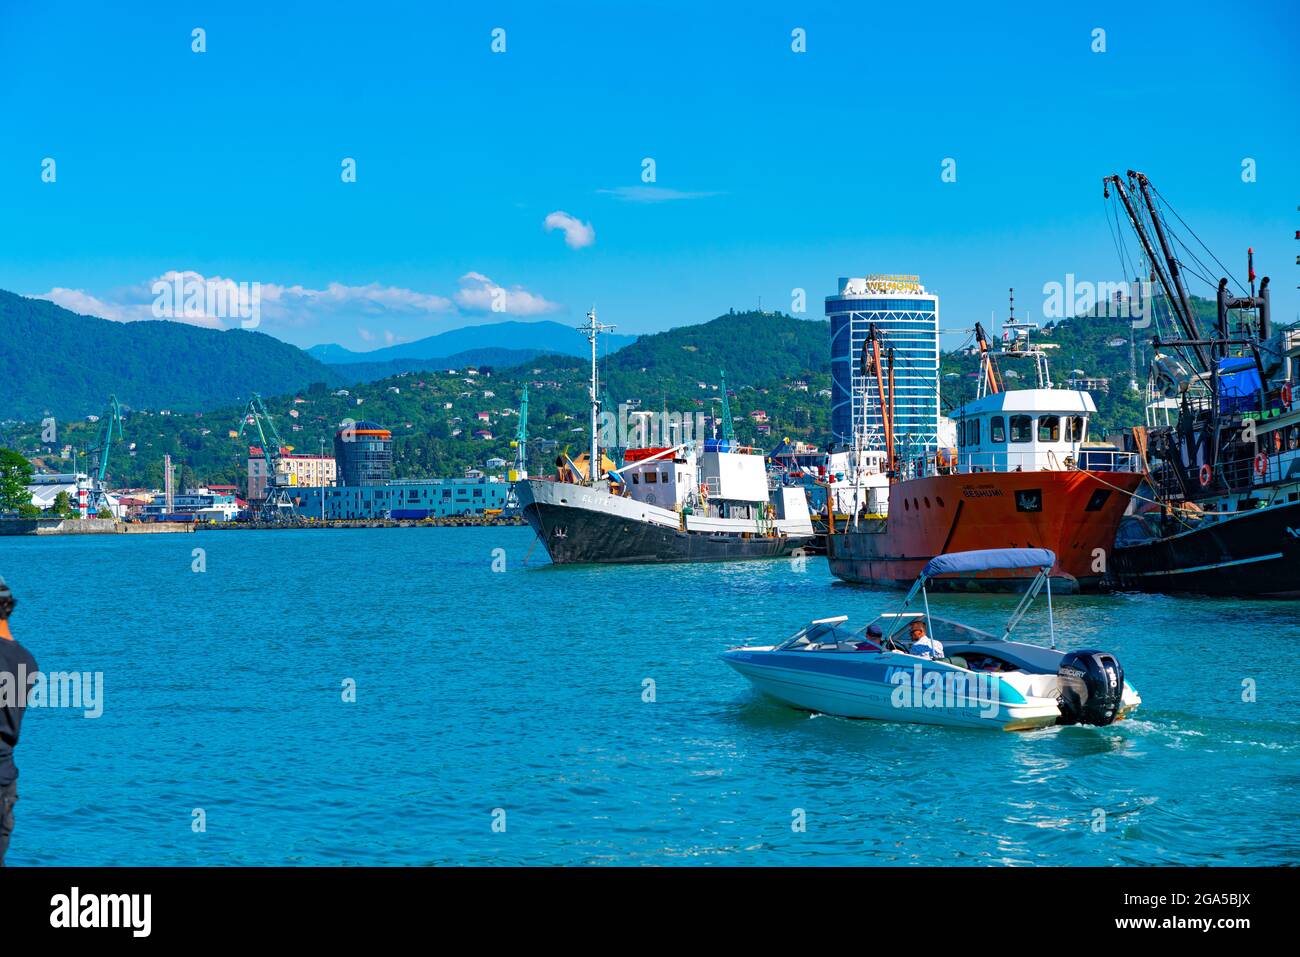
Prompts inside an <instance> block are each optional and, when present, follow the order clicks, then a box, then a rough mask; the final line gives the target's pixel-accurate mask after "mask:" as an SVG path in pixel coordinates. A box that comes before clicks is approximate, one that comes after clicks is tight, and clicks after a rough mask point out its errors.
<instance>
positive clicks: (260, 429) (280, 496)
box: [239, 392, 294, 522]
mask: <svg viewBox="0 0 1300 957" xmlns="http://www.w3.org/2000/svg"><path fill="white" fill-rule="evenodd" d="M250 425H252V426H253V427H254V428H256V429H257V437H258V441H259V442H260V443H261V449H262V460H263V461H264V462H265V463H266V498H265V499H263V501H262V507H261V509H260V510H259V511H258V515H257V517H258V518H259V519H261V520H262V521H266V522H279V521H285V520H287V519H290V518H293V517H294V511H293V499H292V498H290V496H289V486H288V485H287V484H281V480H282V479H283V478H284V476H282V475H281V474H280V470H279V465H280V457H281V455H282V454H283V453H282V452H281V449H282V447H283V443H282V442H281V441H280V433H278V432H277V431H276V430H275V423H274V422H272V421H271V414H270V413H269V412H267V411H266V406H265V405H264V404H263V403H262V396H261V394H259V393H257V392H254V393H253V397H252V398H251V399H249V400H248V408H247V409H246V410H245V412H244V418H243V421H241V422H240V423H239V437H240V438H243V437H244V430H245V429H247V428H248V427H249V426H250Z"/></svg>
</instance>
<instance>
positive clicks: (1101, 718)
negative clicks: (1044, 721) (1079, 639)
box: [1056, 651, 1124, 727]
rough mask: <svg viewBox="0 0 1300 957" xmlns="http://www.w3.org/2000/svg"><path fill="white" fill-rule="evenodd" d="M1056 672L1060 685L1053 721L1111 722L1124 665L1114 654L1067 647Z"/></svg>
mask: <svg viewBox="0 0 1300 957" xmlns="http://www.w3.org/2000/svg"><path fill="white" fill-rule="evenodd" d="M1056 674H1057V676H1058V678H1059V679H1060V680H1059V685H1060V689H1061V690H1060V695H1061V716H1060V718H1058V719H1057V721H1056V723H1057V724H1095V725H1097V726H1099V727H1104V726H1106V725H1108V724H1111V723H1113V722H1114V720H1115V718H1116V716H1117V715H1118V714H1119V704H1120V698H1121V697H1123V695H1124V669H1123V668H1122V667H1121V666H1120V663H1119V659H1118V658H1116V657H1115V656H1114V655H1112V654H1109V653H1108V652H1105V651H1071V652H1069V653H1068V654H1066V656H1065V657H1064V658H1062V659H1061V664H1060V666H1059V667H1058V668H1057V669H1056Z"/></svg>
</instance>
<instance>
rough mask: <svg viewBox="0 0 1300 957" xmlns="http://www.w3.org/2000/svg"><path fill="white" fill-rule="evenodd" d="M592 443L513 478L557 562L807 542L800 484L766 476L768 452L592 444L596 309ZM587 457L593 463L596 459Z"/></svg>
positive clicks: (594, 329)
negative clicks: (537, 472)
mask: <svg viewBox="0 0 1300 957" xmlns="http://www.w3.org/2000/svg"><path fill="white" fill-rule="evenodd" d="M587 319H588V324H587V325H586V326H584V327H583V329H582V331H583V332H585V333H587V336H588V338H589V339H590V340H591V343H592V353H591V355H592V362H591V390H590V397H591V444H590V449H589V451H587V452H584V453H583V454H581V455H579V456H577V457H576V458H570V457H569V456H568V455H561V456H560V458H559V460H558V461H557V462H556V467H557V475H556V477H555V478H553V479H528V478H526V479H521V480H520V481H518V482H516V483H515V486H514V489H515V495H516V497H517V500H518V503H519V509H520V512H521V513H522V514H523V516H524V519H525V520H526V521H527V522H528V524H529V525H530V526H532V528H533V531H535V532H536V533H537V537H538V538H539V539H540V540H541V542H542V544H543V545H544V546H545V548H546V551H547V553H548V554H549V555H550V556H551V561H553V562H555V563H556V564H579V563H593V562H599V563H604V562H610V563H631V562H699V561H731V560H736V559H749V558H779V557H782V556H786V555H790V554H792V553H793V552H794V551H795V550H796V549H803V548H807V547H809V546H811V545H812V544H814V542H815V539H814V532H813V526H812V520H811V518H810V516H809V514H808V500H807V496H806V495H805V493H804V490H803V488H802V487H798V486H795V487H789V486H785V485H782V484H781V483H780V482H778V481H775V480H772V479H769V477H768V474H767V466H766V456H765V455H764V454H763V452H762V450H759V449H751V448H747V447H744V446H742V445H741V444H740V443H738V442H736V441H734V440H732V439H729V438H716V437H715V438H708V439H701V438H696V439H693V440H690V441H682V442H677V443H675V444H673V445H670V446H662V447H651V448H632V449H627V450H626V451H625V452H624V453H623V456H622V459H623V461H622V463H621V464H618V463H615V462H614V461H613V460H611V459H610V458H609V457H608V456H606V455H605V454H604V453H603V452H602V451H601V449H600V444H599V438H598V437H599V434H600V433H599V412H600V403H599V400H598V399H597V396H598V395H599V391H598V387H597V386H598V384H597V373H596V344H595V343H596V337H597V336H598V335H599V333H600V332H601V331H603V330H604V329H606V328H609V327H606V326H602V325H601V324H600V323H598V322H597V321H596V314H595V311H594V310H593V311H592V312H591V313H589V314H588V316H587ZM593 463H597V464H596V465H595V467H594V468H593Z"/></svg>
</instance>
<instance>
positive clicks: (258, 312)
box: [35, 270, 561, 346]
mask: <svg viewBox="0 0 1300 957" xmlns="http://www.w3.org/2000/svg"><path fill="white" fill-rule="evenodd" d="M178 282H179V283H180V287H179V288H180V293H179V298H178V293H177V288H178V287H177V283H178ZM196 284H197V285H196ZM215 285H220V286H222V289H221V292H222V293H223V294H226V296H227V298H226V299H225V300H224V301H223V300H222V299H221V298H219V297H213V296H211V295H205V292H206V291H208V290H210V289H211V288H212V287H213V286H215ZM457 285H458V288H457V289H456V291H455V292H453V293H451V295H450V296H442V295H438V294H437V293H432V292H421V291H418V290H415V289H407V288H404V287H401V286H387V285H383V284H381V283H377V282H372V283H367V284H365V285H355V286H350V285H346V284H344V283H341V282H331V283H328V284H326V285H325V286H324V287H323V288H312V287H309V286H304V285H302V284H287V283H276V282H258V283H257V285H256V287H255V288H254V286H253V282H252V281H248V280H244V281H242V285H241V281H239V280H235V279H231V278H229V277H224V278H223V277H220V276H210V277H205V276H203V275H202V274H200V273H197V272H194V271H191V270H183V271H182V270H170V271H168V272H165V273H163V274H162V275H161V276H158V277H157V278H156V279H151V280H147V281H145V282H141V283H136V284H133V285H129V286H123V287H119V288H116V289H113V290H110V291H107V292H90V291H87V290H85V289H74V288H67V287H62V286H59V287H55V288H53V289H51V290H49V291H48V292H46V293H44V294H42V295H38V296H35V298H38V299H47V300H49V301H50V302H53V303H55V304H57V305H59V306H62V307H63V308H65V309H69V310H71V311H73V312H76V313H81V314H83V315H90V316H98V317H100V318H102V319H110V320H113V321H115V322H134V321H139V320H149V319H159V318H164V319H171V320H174V321H177V322H187V323H190V324H192V325H198V326H205V327H208V328H214V329H237V328H241V327H242V328H249V329H256V330H258V331H260V332H269V333H270V334H272V335H276V336H279V337H280V338H283V339H286V340H288V341H293V342H299V343H310V342H312V341H313V340H314V341H317V342H320V341H336V340H338V341H342V339H343V338H346V337H350V336H353V335H355V337H356V341H358V342H363V343H373V344H374V345H376V346H377V345H380V344H388V345H393V344H396V343H399V342H407V341H410V340H412V339H418V338H421V337H423V336H427V335H432V334H433V333H435V332H442V331H446V330H447V329H449V328H455V327H456V326H457V325H459V324H461V323H463V321H464V319H465V318H467V317H473V318H474V320H475V321H481V319H480V317H482V316H485V315H490V316H493V317H496V318H502V319H504V318H507V317H528V316H538V315H543V314H546V313H551V312H556V311H557V310H559V309H560V308H561V306H560V304H559V303H555V302H551V301H550V300H548V299H547V298H546V297H544V296H542V295H540V294H538V293H534V292H531V291H529V290H528V289H525V288H524V287H523V286H521V285H519V284H518V283H515V284H513V285H510V286H509V287H507V286H505V285H503V284H500V283H497V282H495V281H494V280H492V279H490V278H489V277H488V276H485V275H484V274H482V273H479V272H468V273H466V274H465V275H463V276H461V277H460V280H459V282H458V284H457ZM160 300H165V301H164V302H163V304H162V306H161V307H160V308H158V309H155V305H156V303H159V302H160ZM253 307H255V309H254V308H253ZM253 317H255V318H256V321H255V322H253V321H251V319H252V318H253ZM458 320H460V322H458ZM344 330H346V332H344Z"/></svg>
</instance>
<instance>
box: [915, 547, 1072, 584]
mask: <svg viewBox="0 0 1300 957" xmlns="http://www.w3.org/2000/svg"><path fill="white" fill-rule="evenodd" d="M1054 564H1056V554H1055V553H1054V552H1053V551H1052V550H1051V549H1049V548H983V549H979V550H977V551H972V552H952V553H950V554H947V555H936V556H935V557H934V558H932V559H930V560H929V561H928V562H926V564H925V568H924V569H923V570H922V571H921V574H922V576H924V577H926V578H929V577H931V576H933V575H951V574H954V573H957V572H984V571H992V570H996V569H1000V568H1043V567H1046V566H1051V565H1054Z"/></svg>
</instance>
